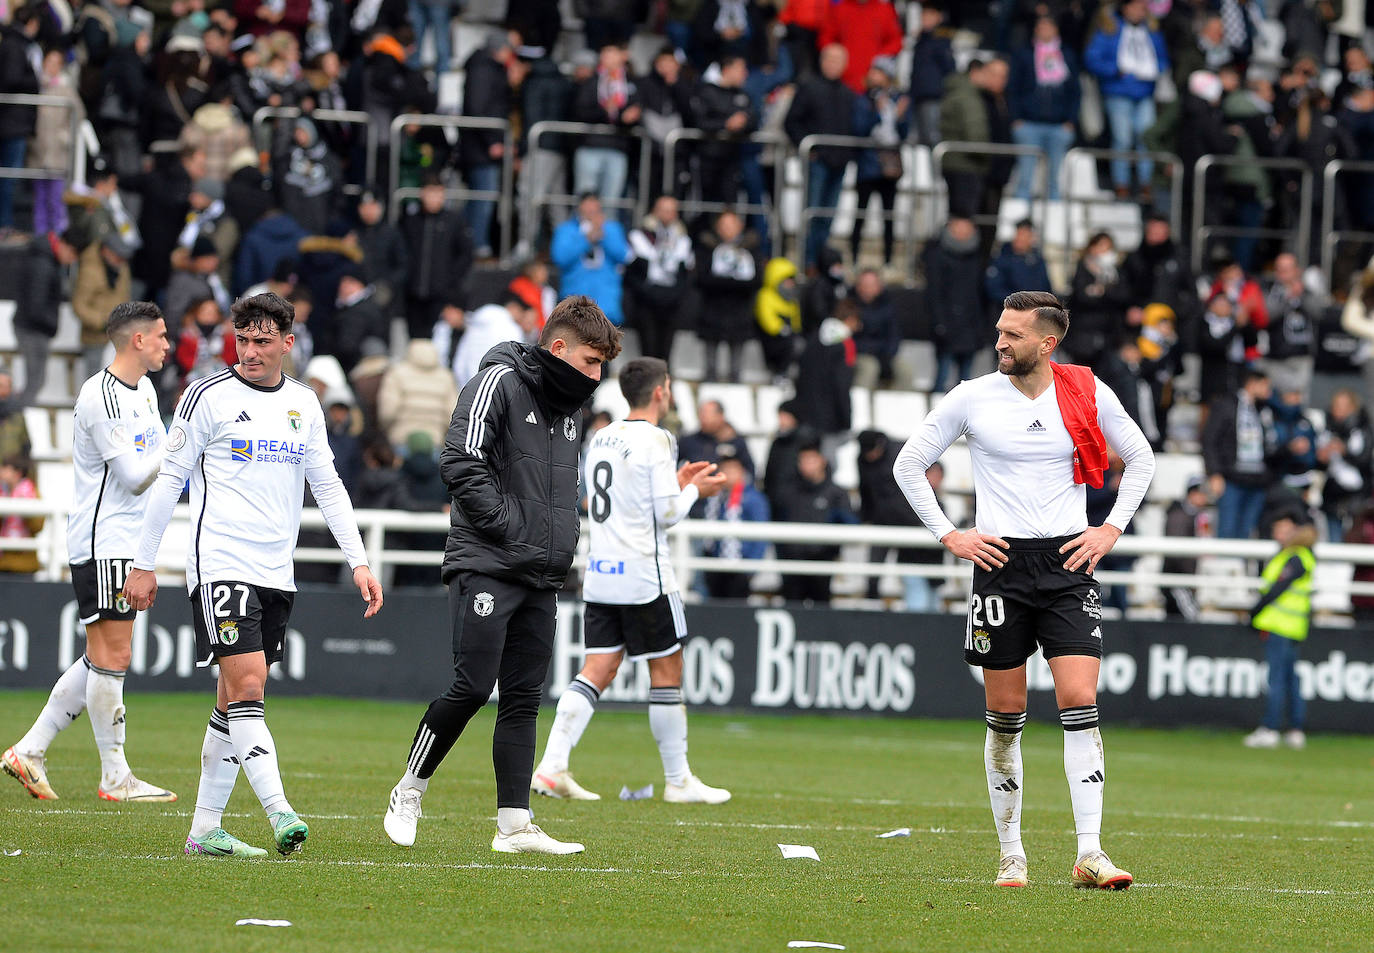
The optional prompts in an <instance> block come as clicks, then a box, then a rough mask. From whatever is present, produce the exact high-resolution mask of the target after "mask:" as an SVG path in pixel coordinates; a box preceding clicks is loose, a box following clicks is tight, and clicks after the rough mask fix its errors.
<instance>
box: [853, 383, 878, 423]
mask: <svg viewBox="0 0 1374 953" xmlns="http://www.w3.org/2000/svg"><path fill="white" fill-rule="evenodd" d="M849 420H850V423H849V429H850V430H853V431H856V432H857V431H859V430H869V429H871V428H872V427H873V392H872V391H871V390H869V389H868V388H867V387H851V388H849Z"/></svg>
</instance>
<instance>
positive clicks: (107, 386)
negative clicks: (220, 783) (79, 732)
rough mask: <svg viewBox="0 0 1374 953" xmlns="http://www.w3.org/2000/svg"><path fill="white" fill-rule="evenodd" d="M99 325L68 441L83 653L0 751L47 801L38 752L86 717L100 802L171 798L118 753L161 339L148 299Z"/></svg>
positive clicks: (14, 773)
mask: <svg viewBox="0 0 1374 953" xmlns="http://www.w3.org/2000/svg"><path fill="white" fill-rule="evenodd" d="M106 333H107V334H108V335H109V338H110V341H111V342H112V343H113V344H114V346H115V356H114V360H112V361H111V362H110V366H109V367H106V368H104V369H103V370H101V372H100V373H99V374H96V375H95V376H94V377H92V378H91V379H90V380H88V381H86V383H85V384H83V385H82V387H81V393H80V394H79V395H78V396H77V398H76V411H75V416H76V421H75V427H74V435H73V440H72V470H73V474H74V478H75V479H74V482H75V491H74V493H73V503H72V511H71V514H70V515H69V516H68V517H67V553H68V558H69V559H70V560H71V572H72V586H73V587H74V588H75V589H76V601H77V608H78V611H79V612H80V613H81V615H80V620H81V623H82V625H84V626H85V627H86V652H85V654H84V655H82V657H81V658H79V659H77V660H76V661H75V662H74V663H72V665H71V667H70V668H68V669H67V670H66V671H65V672H63V673H62V676H61V677H60V678H59V679H58V680H57V684H55V685H54V686H53V690H52V694H51V695H49V696H48V703H47V704H46V705H44V706H43V711H42V712H41V713H40V714H39V716H38V720H37V721H35V722H34V724H33V727H32V728H30V729H29V731H28V734H26V735H24V737H23V738H21V739H20V740H19V741H18V743H16V744H15V745H14V747H12V748H10V749H9V750H7V751H6V752H5V753H4V756H3V760H4V768H5V772H6V773H7V774H9V775H10V776H11V777H13V778H15V779H16V780H18V781H19V783H20V784H22V785H24V787H25V788H27V789H28V792H29V793H30V794H32V795H33V796H34V797H36V798H43V799H45V800H56V799H57V794H56V792H54V791H53V789H52V785H51V784H50V783H49V782H48V776H47V764H46V754H47V749H48V745H50V744H52V741H53V739H54V738H56V737H57V734H58V732H60V731H61V730H62V729H63V728H66V727H67V726H68V725H70V724H72V723H73V722H74V721H76V719H77V718H79V717H81V712H82V710H83V709H84V710H86V711H87V712H88V713H89V714H90V716H91V731H92V732H93V733H94V735H95V744H96V747H97V748H98V749H99V750H100V786H99V794H100V797H101V798H103V799H105V800H107V801H155V802H166V801H175V800H176V799H177V796H176V795H175V794H173V793H172V792H171V791H168V790H166V789H165V788H161V787H158V786H157V785H155V784H148V783H147V782H145V781H141V780H139V779H138V778H137V777H135V776H134V773H133V772H132V771H131V770H129V762H128V761H127V760H125V757H124V732H125V709H124V675H125V673H126V672H127V671H128V668H129V653H130V644H131V641H132V638H133V631H134V610H133V608H132V607H131V606H130V605H129V603H128V602H127V601H126V600H125V598H124V595H123V593H122V589H123V587H124V577H125V575H126V574H127V573H128V571H129V566H130V563H131V562H132V561H133V550H134V542H135V540H136V539H137V537H138V530H139V527H140V526H142V524H143V506H144V503H145V501H146V497H145V496H144V491H145V490H147V489H148V487H149V486H151V485H152V482H153V479H154V478H155V477H156V476H157V471H158V466H159V465H160V464H161V463H162V454H163V444H164V442H165V439H166V436H167V434H166V431H165V430H163V428H162V418H161V417H160V416H158V412H157V392H156V391H155V390H154V389H153V384H152V381H150V380H149V379H148V373H149V372H150V371H158V370H161V369H162V362H163V361H164V360H165V359H166V357H167V351H168V349H169V348H170V345H169V343H168V341H167V326H166V324H165V322H164V321H163V319H162V312H161V311H159V310H158V307H157V305H155V304H152V303H150V302H147V301H128V302H125V303H123V304H120V305H118V306H117V307H116V308H115V309H114V310H113V311H112V312H110V318H109V321H108V322H107V324H106Z"/></svg>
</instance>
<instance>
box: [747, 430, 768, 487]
mask: <svg viewBox="0 0 1374 953" xmlns="http://www.w3.org/2000/svg"><path fill="white" fill-rule="evenodd" d="M744 445H745V446H746V447H748V448H749V456H750V457H752V458H753V460H754V469H755V470H756V471H758V472H756V473H755V474H754V479H755V480H756V481H757V480H761V479H763V470H764V464H766V463H767V462H768V451H769V449H770V448H771V447H772V446H773V438H772V437H745V438H744Z"/></svg>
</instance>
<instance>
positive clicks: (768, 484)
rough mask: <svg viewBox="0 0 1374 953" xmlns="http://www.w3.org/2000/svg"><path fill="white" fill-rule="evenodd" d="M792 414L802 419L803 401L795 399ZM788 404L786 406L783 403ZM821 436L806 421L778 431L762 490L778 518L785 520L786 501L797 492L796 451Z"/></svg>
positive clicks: (770, 451)
mask: <svg viewBox="0 0 1374 953" xmlns="http://www.w3.org/2000/svg"><path fill="white" fill-rule="evenodd" d="M789 403H790V404H791V405H792V409H793V411H794V412H793V416H795V417H797V418H798V419H800V417H801V413H802V408H801V402H800V401H798V400H795V399H793V400H792V401H790V402H789ZM784 406H786V405H784ZM819 439H820V437H819V436H818V435H817V434H816V431H814V430H812V429H811V428H810V427H808V426H807V425H806V424H802V423H799V424H798V425H797V426H795V427H793V428H792V429H791V430H779V431H778V433H777V435H776V436H775V437H773V442H772V444H770V445H769V447H768V460H767V462H766V464H765V465H764V471H763V492H764V494H765V495H766V496H767V497H768V510H769V512H770V513H771V514H772V516H773V519H775V520H785V519H786V518H787V517H786V516H785V515H783V514H784V510H785V507H786V505H787V502H788V501H789V500H790V499H792V497H793V496H794V495H795V493H796V486H797V482H798V480H800V479H801V476H800V475H799V474H798V473H797V454H798V453H799V452H800V451H801V448H802V447H813V446H815V445H816V443H817V441H818V440H819Z"/></svg>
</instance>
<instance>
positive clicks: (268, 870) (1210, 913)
mask: <svg viewBox="0 0 1374 953" xmlns="http://www.w3.org/2000/svg"><path fill="white" fill-rule="evenodd" d="M131 687H132V686H131ZM43 697H44V696H42V695H40V694H39V693H37V692H9V693H0V744H2V745H9V744H12V743H13V742H14V741H15V740H17V739H18V738H19V736H20V735H21V734H22V733H23V732H24V731H25V730H26V729H27V727H28V725H29V723H30V721H31V719H32V718H33V717H34V715H36V714H37V712H38V709H39V707H40V706H41V704H42V702H43ZM210 703H211V696H210V694H209V693H208V692H206V693H205V694H204V695H162V696H157V695H140V694H138V693H137V689H136V688H134V691H133V692H132V693H131V695H130V732H129V737H130V744H129V751H130V760H131V762H132V763H133V765H134V768H135V770H136V771H137V772H138V773H139V774H140V775H141V776H143V777H145V778H148V779H151V780H153V781H155V782H157V783H160V784H165V785H168V786H171V787H172V788H174V789H175V790H177V791H178V792H179V793H180V795H181V801H180V802H179V803H177V804H171V805H142V806H137V807H120V806H117V805H111V804H107V803H105V802H102V801H99V800H98V799H97V798H96V796H95V788H96V782H97V776H98V771H99V763H98V759H97V756H96V752H95V748H94V745H93V743H92V741H91V734H90V729H89V726H88V724H87V723H86V721H85V719H82V721H81V722H79V723H78V724H76V725H74V726H73V727H72V728H70V729H68V730H67V731H66V732H64V733H63V735H62V736H61V737H59V739H58V740H57V743H56V744H55V745H54V746H53V748H52V750H51V751H50V752H49V761H48V764H49V770H50V775H51V779H52V783H53V785H54V787H55V788H56V789H57V791H58V793H59V794H60V795H61V796H62V799H61V800H60V801H56V802H39V801H35V800H32V799H30V798H29V797H28V796H27V794H25V793H24V791H23V790H22V789H21V788H20V787H19V785H18V784H16V783H15V782H14V781H12V780H11V779H9V778H8V777H0V847H3V848H4V850H5V853H6V855H8V854H9V853H10V852H11V851H13V850H15V849H20V850H22V851H23V853H22V854H20V855H18V856H3V857H0V896H2V897H4V899H5V904H4V909H5V915H6V921H7V923H6V931H5V934H6V937H7V941H6V942H4V943H0V947H3V948H5V949H15V950H19V949H23V950H33V951H42V953H57V951H66V950H100V951H116V950H138V951H145V950H146V951H182V950H187V951H199V950H212V949H213V950H223V949H233V950H234V951H235V953H244V951H258V950H262V951H268V950H271V951H273V953H282V951H296V950H301V951H314V950H331V951H332V950H349V951H352V950H367V951H378V953H381V951H392V950H395V951H404V953H416V951H427V950H464V951H466V950H473V951H504V950H511V951H517V950H518V951H522V953H525V951H530V950H539V951H550V953H580V951H588V953H604V951H622V950H623V951H635V953H654V951H702V953H710V951H720V953H741V951H785V950H786V949H787V943H788V941H789V940H819V941H825V942H829V943H837V944H843V945H844V946H845V947H846V948H847V949H848V950H851V951H908V950H922V951H927V950H929V951H943V950H948V951H959V953H966V951H975V950H993V949H1005V950H1010V951H1016V953H1032V951H1042V950H1043V951H1055V953H1059V951H1065V950H1073V951H1093V953H1097V951H1110V953H1119V951H1130V950H1169V951H1213V950H1215V951H1235V950H1245V951H1256V950H1295V951H1297V950H1301V951H1311V950H1352V951H1353V950H1368V949H1370V948H1371V944H1372V943H1374V941H1371V939H1370V936H1371V933H1374V913H1371V910H1370V904H1369V897H1368V888H1367V886H1366V884H1365V882H1364V881H1365V877H1366V876H1368V873H1369V871H1370V870H1371V867H1372V866H1374V864H1372V863H1371V862H1374V786H1371V768H1372V767H1374V765H1372V763H1371V750H1372V749H1371V744H1370V741H1369V740H1368V739H1366V738H1346V737H1318V738H1314V739H1312V741H1311V744H1310V746H1309V747H1308V749H1307V750H1306V751H1301V752H1293V751H1282V750H1281V751H1263V752H1253V751H1248V750H1246V749H1244V748H1242V747H1241V745H1240V735H1239V734H1238V733H1235V732H1203V731H1173V732H1162V731H1146V730H1138V729H1127V728H1122V727H1118V726H1112V725H1110V724H1109V725H1108V728H1107V732H1106V742H1107V766H1108V778H1109V783H1108V786H1107V818H1106V836H1105V838H1104V844H1105V846H1106V848H1107V850H1108V852H1109V853H1110V854H1111V856H1112V859H1113V860H1115V861H1116V862H1117V863H1119V864H1120V865H1122V866H1123V867H1125V868H1126V869H1128V870H1131V871H1133V872H1134V873H1135V875H1136V880H1137V883H1136V886H1135V887H1133V888H1132V889H1131V890H1129V891H1127V892H1125V893H1103V892H1095V891H1093V892H1085V891H1075V890H1073V889H1072V888H1071V887H1070V886H1069V882H1068V874H1069V868H1070V867H1071V865H1072V863H1073V859H1074V844H1075V842H1074V837H1073V824H1072V817H1071V814H1070V812H1069V804H1068V796H1067V792H1066V790H1065V786H1066V782H1065V780H1064V775H1063V768H1062V740H1061V739H1062V735H1061V732H1060V730H1059V728H1058V726H1047V725H1043V724H1032V725H1031V726H1029V727H1028V728H1027V730H1026V736H1025V739H1024V741H1023V750H1024V753H1025V761H1026V789H1027V794H1026V801H1025V811H1024V833H1025V840H1026V846H1027V849H1028V853H1029V860H1030V873H1031V886H1030V887H1029V888H1028V889H1025V890H1007V889H1000V890H999V889H997V888H995V887H993V886H992V885H991V879H992V876H993V874H994V873H995V870H996V863H997V844H996V839H995V836H994V835H993V833H992V830H991V819H990V811H989V808H988V804H987V792H986V788H985V781H984V777H983V768H982V739H983V729H982V726H981V725H980V724H977V723H974V722H972V721H970V722H931V721H903V720H878V719H863V720H861V719H853V718H820V717H797V718H786V717H754V716H749V717H746V716H729V715H724V716H721V715H705V714H694V715H693V716H692V721H691V755H692V766H693V768H694V770H696V772H697V773H698V774H699V775H701V777H703V778H704V779H705V780H706V781H707V782H709V783H711V784H717V785H723V786H726V787H728V788H730V789H731V790H732V791H733V792H734V800H733V801H731V802H730V803H729V804H726V805H724V806H721V807H706V806H695V805H685V806H675V805H667V804H664V803H663V802H662V800H661V798H656V799H655V800H653V801H620V800H619V799H618V798H617V797H616V795H617V794H618V792H619V791H620V788H621V786H622V785H629V786H630V787H631V788H632V789H633V788H637V787H640V786H642V785H644V784H648V783H650V782H652V783H653V784H654V786H655V794H656V795H661V791H662V783H663V779H662V773H661V771H660V768H659V763H658V755H657V751H656V749H655V748H654V744H653V741H652V739H651V737H650V735H649V730H648V725H647V719H646V718H645V716H644V715H643V714H642V713H626V712H611V711H602V712H601V713H599V714H598V715H597V716H596V718H595V719H594V721H593V722H592V725H591V727H590V728H589V729H588V731H587V734H586V736H585V738H584V739H583V742H582V744H581V745H580V746H579V747H578V749H577V751H576V752H575V753H574V768H575V770H576V773H577V776H578V779H579V780H580V781H581V782H582V783H583V784H585V785H586V786H587V787H589V788H590V789H592V790H595V791H599V792H600V793H601V794H602V795H603V797H604V798H605V799H604V800H602V801H600V802H595V803H586V802H583V803H572V802H563V801H549V800H542V799H540V800H536V801H535V803H534V810H535V815H536V819H537V821H538V822H539V823H540V824H541V825H543V826H544V827H545V829H546V830H548V831H550V832H551V833H552V834H554V835H555V836H557V837H560V838H563V839H573V840H580V841H583V842H584V843H586V844H587V852H586V853H585V854H581V855H577V856H573V857H547V858H545V857H540V858H530V857H524V856H508V855H503V854H493V853H492V852H491V851H490V849H489V846H490V841H491V835H492V832H493V830H494V827H495V821H494V814H495V810H494V786H493V780H492V770H491V761H490V738H491V722H492V712H491V710H489V709H488V710H485V711H483V712H482V713H480V714H479V715H478V717H477V718H476V719H475V720H474V721H473V723H472V725H471V727H470V728H469V730H468V732H467V734H466V735H465V736H464V738H463V739H462V740H461V741H460V742H459V744H458V745H457V747H456V748H455V749H454V751H453V753H452V754H451V755H450V756H449V758H448V760H447V762H446V763H445V764H444V766H443V767H442V768H441V769H440V773H439V774H438V776H437V777H436V779H435V781H434V782H433V783H432V784H431V786H430V789H429V793H428V795H427V796H426V798H425V811H426V814H425V817H424V819H423V820H422V821H421V825H420V835H419V839H418V841H417V844H416V846H415V847H414V848H412V849H410V850H403V849H400V848H397V847H394V846H393V845H392V844H391V843H390V842H388V841H387V839H386V837H385V835H384V834H383V833H382V827H381V816H382V812H383V811H384V810H385V806H386V798H387V794H388V792H389V790H390V788H391V785H392V784H393V783H394V782H395V779H396V777H397V776H398V774H399V771H400V770H401V768H402V767H403V764H404V759H405V755H406V748H407V745H408V744H409V741H410V738H411V734H412V732H413V730H414V727H415V723H416V720H417V719H418V717H419V715H420V713H421V711H422V710H423V706H421V705H418V704H394V703H381V702H358V701H348V700H335V699H309V700H300V699H297V700H289V699H272V700H269V704H268V714H269V717H268V722H269V724H270V725H271V727H272V730H273V732H274V734H275V736H276V738H277V741H278V745H279V747H280V750H281V764H282V771H283V775H284V777H285V779H286V789H287V793H288V795H289V796H290V798H291V801H292V804H293V806H294V807H295V808H296V809H297V810H298V811H299V812H300V813H301V815H302V816H303V817H305V818H306V819H307V820H308V821H309V823H310V839H309V841H308V842H307V844H306V847H305V850H304V852H303V853H301V854H299V855H297V856H295V857H293V858H291V859H280V858H278V857H276V855H275V854H273V855H272V856H271V858H270V859H267V860H263V861H227V860H216V859H210V858H187V857H183V856H182V854H181V845H182V842H183V840H184V838H185V834H186V831H187V829H188V827H189V823H190V820H189V815H190V811H191V808H192V806H193V804H194V801H195V792H196V781H197V778H198V776H199V764H198V762H199V752H200V743H201V737H202V735H203V733H204V725H205V720H206V716H207V715H208V713H209V707H210ZM551 718H552V712H551V711H545V712H544V713H543V715H542V717H541V730H540V742H541V744H542V742H543V738H544V735H545V734H546V733H547V730H548V724H549V722H550V720H551ZM225 826H226V827H227V828H229V829H230V830H231V831H232V832H233V833H236V834H238V835H239V836H240V837H243V838H244V839H245V840H248V841H249V842H251V843H256V844H258V845H260V846H264V847H267V846H270V834H269V830H268V826H267V823H266V821H265V819H264V818H263V816H262V812H261V810H260V809H259V807H258V804H257V801H256V799H255V798H254V797H253V795H252V792H251V790H250V789H249V787H248V784H247V782H246V780H245V779H244V778H243V777H242V776H240V779H239V783H238V786H237V788H236V789H235V793H234V798H233V801H232V802H231V803H230V806H229V815H228V816H227V817H226V819H225ZM900 827H910V828H911V836H910V837H898V838H892V839H879V838H878V837H877V836H876V835H877V834H879V833H882V832H884V831H890V830H893V829H895V828H900ZM779 843H793V844H809V845H811V846H814V847H815V848H816V850H817V851H818V852H819V854H820V862H819V863H816V862H814V861H810V860H783V859H782V857H781V854H780V852H779V850H778V847H777V845H778V844H779ZM245 917H258V918H263V919H286V920H290V921H292V923H293V926H292V927H290V928H289V929H270V928H264V927H255V926H245V927H235V925H234V923H235V921H236V920H238V919H240V918H245ZM11 940H12V941H14V945H11V944H10V942H9V941H11Z"/></svg>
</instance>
